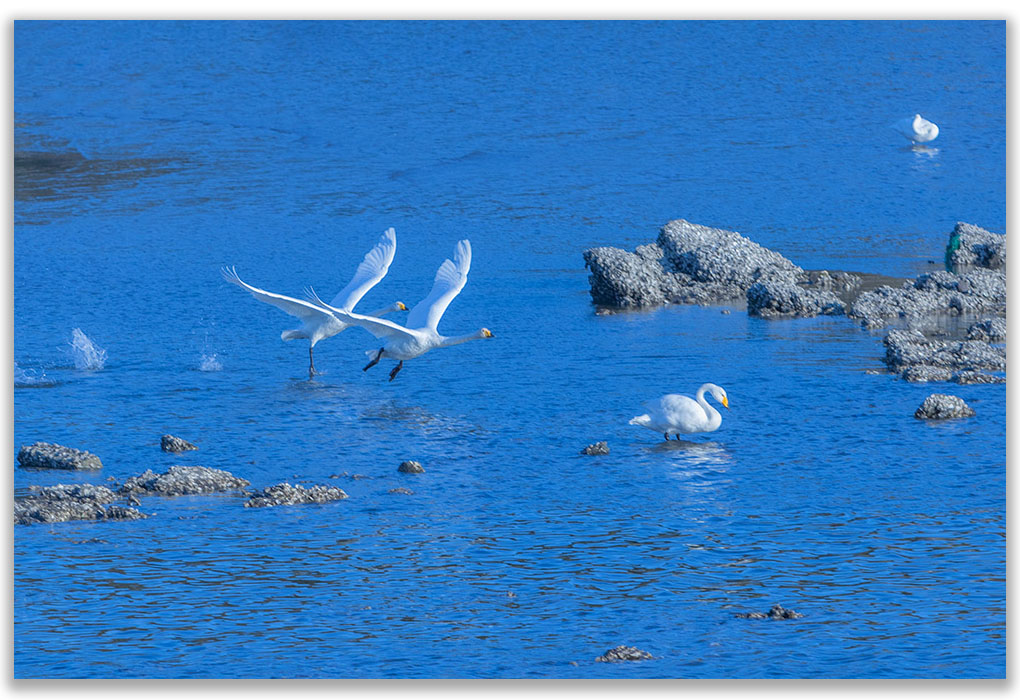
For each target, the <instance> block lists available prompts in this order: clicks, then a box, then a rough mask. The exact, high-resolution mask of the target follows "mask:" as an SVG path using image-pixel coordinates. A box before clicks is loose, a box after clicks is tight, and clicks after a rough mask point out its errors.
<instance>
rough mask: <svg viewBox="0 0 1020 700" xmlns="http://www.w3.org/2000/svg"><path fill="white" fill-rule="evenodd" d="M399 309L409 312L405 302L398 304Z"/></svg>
mask: <svg viewBox="0 0 1020 700" xmlns="http://www.w3.org/2000/svg"><path fill="white" fill-rule="evenodd" d="M397 308H398V309H400V310H401V311H407V307H406V306H404V302H402V301H398V302H397Z"/></svg>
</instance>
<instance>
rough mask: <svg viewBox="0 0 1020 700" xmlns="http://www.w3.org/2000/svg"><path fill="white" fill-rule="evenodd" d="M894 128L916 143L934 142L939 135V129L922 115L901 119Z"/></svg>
mask: <svg viewBox="0 0 1020 700" xmlns="http://www.w3.org/2000/svg"><path fill="white" fill-rule="evenodd" d="M893 128H894V129H896V131H898V132H900V133H901V134H903V135H904V136H906V137H907V138H908V139H910V140H911V141H913V142H914V143H928V142H929V141H934V140H935V137H936V136H938V135H939V127H938V125H937V124H934V123H932V122H930V121H928V120H927V119H925V118H924V117H922V116H921V115H920V114H915V115H914V116H912V117H907V118H906V119H901V120H900V121H898V122H896V123H895V124H893Z"/></svg>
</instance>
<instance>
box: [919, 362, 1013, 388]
mask: <svg viewBox="0 0 1020 700" xmlns="http://www.w3.org/2000/svg"><path fill="white" fill-rule="evenodd" d="M900 376H901V377H902V378H903V379H905V380H906V381H908V382H917V383H920V382H955V383H957V384H1005V383H1006V378H1005V377H1003V376H1001V375H997V374H989V373H988V372H981V371H978V370H969V369H967V370H959V371H953V370H951V369H946V368H945V367H932V366H931V365H914V366H912V367H907V368H906V369H905V370H903V372H902V373H901V374H900Z"/></svg>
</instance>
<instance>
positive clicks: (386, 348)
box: [312, 240, 492, 381]
mask: <svg viewBox="0 0 1020 700" xmlns="http://www.w3.org/2000/svg"><path fill="white" fill-rule="evenodd" d="M470 269H471V243H470V241H467V240H463V241H460V242H459V243H457V249H456V251H455V253H454V256H453V260H452V261H451V260H445V261H443V264H442V265H440V266H439V271H438V272H436V278H435V281H434V282H433V284H432V291H431V292H430V293H429V295H428V296H427V297H425V298H424V299H422V300H421V301H420V302H418V303H417V304H416V305H415V306H414V308H412V309H411V311H410V312H409V313H408V314H407V322H406V324H405V325H403V326H401V325H400V324H399V323H394V322H393V321H388V320H386V319H384V318H373V317H372V316H366V315H362V314H356V313H353V312H352V311H350V310H347V309H342V308H336V307H335V306H334V305H333V304H326V303H325V302H324V301H322V300H321V299H319V298H318V296H316V295H315V292H314V291H313V292H312V298H313V299H314V300H315V301H316V302H317V303H318V304H320V305H321V306H322V308H323V309H327V310H328V311H329V312H330V313H332V314H334V315H335V316H336V317H337V318H338V319H339V320H340V321H342V322H344V323H347V324H352V325H356V326H361V327H362V328H364V329H365V330H366V331H368V332H369V333H371V334H372V335H374V336H375V337H376V338H380V339H381V340H383V341H384V342H383V346H382V348H381V349H379V350H368V351H366V354H367V355H368V356H369V357H371V358H373V359H372V361H371V362H370V363H369V364H368V366H367V367H365V369H366V370H367V369H368V368H369V367H372V366H373V365H375V364H376V363H377V362H378V361H379V360H381V359H382V358H384V357H387V358H392V359H395V360H399V361H400V362H399V364H398V365H397V366H396V367H395V368H394V369H393V371H392V372H391V373H390V380H391V381H392V379H393V378H394V377H396V375H397V372H399V371H400V369H401V367H402V366H403V364H404V360H412V359H414V358H416V357H420V356H422V355H424V354H425V353H427V352H428V351H429V350H432V349H434V348H446V347H450V346H451V345H459V344H460V343H465V342H467V341H469V340H476V339H480V338H491V337H492V333H491V332H490V331H489V330H488V329H487V328H483V329H481V330H480V331H478V332H476V333H471V334H469V335H461V336H453V337H448V336H444V335H440V333H439V330H438V326H439V321H440V319H442V317H443V314H444V313H445V312H446V308H447V307H448V306H449V305H450V302H451V301H453V298H454V297H455V296H457V295H458V294H459V293H460V290H462V289H463V288H464V284H465V283H466V282H467V274H468V270H470Z"/></svg>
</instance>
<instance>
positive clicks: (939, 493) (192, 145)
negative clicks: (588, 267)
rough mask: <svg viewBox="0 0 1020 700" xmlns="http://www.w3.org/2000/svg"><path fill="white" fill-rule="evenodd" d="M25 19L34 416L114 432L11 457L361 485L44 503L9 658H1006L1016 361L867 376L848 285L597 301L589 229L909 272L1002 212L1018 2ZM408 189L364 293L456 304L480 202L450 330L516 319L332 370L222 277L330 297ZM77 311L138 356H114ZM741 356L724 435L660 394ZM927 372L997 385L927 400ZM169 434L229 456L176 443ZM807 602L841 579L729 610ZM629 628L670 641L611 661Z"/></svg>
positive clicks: (163, 672)
mask: <svg viewBox="0 0 1020 700" xmlns="http://www.w3.org/2000/svg"><path fill="white" fill-rule="evenodd" d="M14 41H15V72H14V90H15V92H14V94H15V146H16V160H15V174H16V178H15V227H14V230H15V238H14V262H15V267H14V286H15V309H14V358H15V361H16V362H17V364H18V366H17V367H16V368H15V391H14V420H15V423H14V441H15V447H17V446H18V445H20V444H27V443H30V442H33V441H35V440H46V441H53V442H58V443H62V444H66V445H69V446H73V447H78V448H83V449H88V450H91V451H93V452H95V453H96V454H98V455H100V456H101V457H102V459H103V462H104V465H105V467H104V469H103V470H102V471H101V472H100V473H98V474H73V473H72V474H51V473H46V472H38V471H26V470H22V469H18V468H15V473H14V484H15V488H16V491H17V492H19V493H20V492H24V491H25V490H26V489H27V487H28V486H29V485H33V484H42V485H47V484H54V483H69V482H75V481H86V482H93V483H105V480H106V478H107V477H110V476H114V477H117V478H119V479H124V478H126V477H128V476H131V475H134V474H137V473H140V472H141V471H143V470H144V469H146V468H153V469H156V470H163V469H165V468H166V467H167V466H170V465H172V464H178V463H180V464H202V465H206V466H211V467H218V468H223V469H228V470H229V471H231V472H233V473H234V474H236V475H238V476H243V477H244V478H247V479H249V480H250V481H251V482H252V484H253V486H254V487H259V488H260V487H263V486H268V485H271V484H275V483H278V482H280V481H285V480H286V481H290V482H292V483H294V482H297V483H306V484H315V483H326V484H335V485H339V486H341V487H342V488H343V489H344V490H345V491H346V492H347V493H348V494H349V495H350V498H349V499H347V500H345V501H342V502H339V503H335V504H330V505H324V506H303V507H293V508H275V509H245V508H242V507H241V506H242V503H243V500H242V499H241V498H240V497H238V496H234V495H223V496H209V497H187V498H177V499H145V500H144V502H143V506H142V510H143V511H145V512H148V513H155V517H152V518H150V519H147V520H143V521H137V522H123V523H63V524H57V525H52V526H47V525H40V526H31V527H23V526H19V527H17V528H16V529H15V538H14V550H15V557H14V673H15V676H16V677H39V676H43V677H72V676H89V677H96V676H104V677H105V676H112V677H136V676H161V677H162V676H167V677H196V676H208V677H244V676H256V677H263V676H283V677H338V676H342V677H419V676H441V677H492V676H502V677H593V676H598V677H801V676H804V677H838V676H855V677H856V676H864V677H918V676H920V677H1003V676H1004V675H1005V476H1006V475H1005V454H1006V443H1005V420H1004V417H1005V407H1006V389H1005V386H1004V385H998V386H963V387H960V386H956V385H948V386H947V385H930V386H924V385H910V384H907V383H904V382H901V381H898V380H896V379H894V378H892V377H890V376H888V375H884V374H868V373H867V370H869V369H881V368H882V366H883V365H882V363H881V357H882V355H883V352H884V349H883V347H882V345H881V337H882V334H881V333H874V334H869V333H866V332H864V331H861V330H859V329H858V328H857V327H856V326H855V325H854V324H852V323H850V322H849V321H847V320H846V319H840V318H822V319H803V320H794V321H772V322H770V321H764V320H760V319H751V318H748V317H747V316H746V314H745V313H744V312H743V311H740V310H738V309H734V310H733V312H732V313H730V314H724V313H721V308H719V307H710V308H701V307H677V308H667V309H660V310H654V311H647V312H639V313H629V314H619V315H610V316H597V315H595V313H594V308H593V307H592V305H591V303H590V297H589V295H588V285H587V277H586V271H585V270H584V269H583V261H582V259H581V251H582V250H583V249H584V248H586V247H589V246H592V245H618V246H623V247H628V248H630V247H633V246H634V245H637V244H640V243H644V242H647V241H649V240H652V239H654V237H655V235H656V234H657V231H658V227H659V226H661V225H662V224H664V223H665V222H666V221H667V220H669V219H671V218H678V217H682V218H686V219H688V220H691V221H694V222H697V223H703V224H707V225H713V226H720V227H723V228H728V229H733V230H738V231H741V232H742V233H744V234H746V235H749V236H750V237H751V238H753V239H754V240H756V241H758V242H759V243H761V244H763V245H766V246H768V247H771V248H774V249H776V250H778V251H780V252H782V253H784V254H785V255H787V256H788V257H790V258H792V259H793V260H794V261H795V262H797V263H798V264H800V265H802V266H803V267H806V268H815V269H817V268H829V269H851V270H861V271H867V272H873V273H878V274H882V275H888V276H892V277H911V276H914V275H916V274H917V273H918V272H920V271H923V270H926V269H930V268H932V267H933V266H935V265H938V264H940V261H941V257H942V252H941V251H942V248H943V246H944V245H945V240H946V236H947V234H948V232H949V231H950V230H951V229H952V226H953V224H954V223H955V221H957V220H965V221H969V222H972V223H975V224H977V225H980V226H984V227H986V228H988V229H991V230H994V231H1005V212H1006V209H1005V25H1004V24H1003V23H958V22H934V23H887V22H881V23H879V22H868V23H861V24H856V23H796V24H788V23H746V24H743V23H679V24H676V23H674V24H670V23H665V24H660V23H632V24H619V23H576V24H559V23H555V24H543V23H538V24H535V23H506V24H504V23H451V24H443V23H440V24H420V23H399V24H379V23H353V24H349V23H320V24H315V23H300V22H288V23H228V24H220V23H198V24H195V23H141V24H131V23H78V24H75V23H49V22H46V23H25V22H18V23H16V25H15V33H14ZM915 111H920V112H921V113H922V114H923V115H924V116H926V117H928V118H930V119H931V120H933V121H935V122H936V123H937V124H939V126H940V128H941V134H940V136H939V138H938V140H937V141H935V142H934V143H933V144H932V146H931V147H929V148H927V149H911V147H910V146H909V144H907V143H906V142H905V141H904V140H902V137H900V136H899V135H897V134H896V133H895V132H893V131H892V130H891V129H889V124H891V123H892V122H894V121H895V120H896V119H898V118H901V117H903V116H904V115H906V114H910V113H913V112H915ZM19 157H20V159H19ZM389 226H394V227H395V228H396V230H397V236H398V250H397V255H396V259H395V261H394V263H393V265H392V267H391V269H390V273H389V275H388V276H387V278H386V279H385V280H384V281H383V282H382V283H381V284H380V285H378V286H377V287H376V288H375V289H374V290H372V291H371V292H370V293H369V295H368V296H367V297H366V298H365V301H364V302H363V304H362V307H360V308H364V309H369V308H375V307H378V306H383V305H385V304H388V303H390V302H392V301H394V300H396V299H401V300H403V301H405V302H407V303H408V304H413V303H414V302H416V301H417V300H419V299H421V298H422V297H424V296H425V295H426V294H427V293H428V290H429V288H430V285H431V279H432V275H433V274H434V272H435V269H436V268H437V267H438V265H439V263H440V262H441V261H442V260H443V258H445V257H447V256H449V255H451V254H452V251H453V246H454V243H455V242H456V241H457V240H458V239H460V238H465V237H466V238H470V239H471V242H472V245H473V249H474V261H473V266H472V271H471V274H470V277H469V280H468V284H467V286H466V287H465V289H464V291H463V292H462V293H461V294H460V295H459V296H458V297H457V299H456V300H455V301H454V303H453V304H451V306H450V308H449V310H448V312H447V314H446V316H445V317H444V320H443V323H442V330H444V331H445V332H447V333H450V334H460V333H468V332H472V331H474V330H476V329H477V328H479V327H481V326H486V327H488V328H490V329H492V330H493V332H494V333H495V334H496V338H495V339H492V340H487V341H484V342H483V341H479V342H476V343H470V344H466V345H462V346H459V347H456V348H452V349H448V350H441V351H436V352H433V353H431V354H429V355H427V356H425V357H422V358H419V359H416V360H413V361H411V362H408V363H406V365H405V368H404V370H403V372H402V373H401V374H400V376H399V378H398V379H397V380H396V381H394V382H392V383H390V382H388V381H386V379H387V377H386V372H387V371H388V369H389V365H388V363H386V362H384V363H381V364H380V366H378V367H376V368H374V369H373V370H371V371H369V372H366V373H362V372H361V371H360V368H361V366H362V365H363V364H364V363H365V359H364V355H363V351H365V350H367V349H371V348H373V347H377V346H376V344H375V342H376V341H375V340H374V339H373V338H371V337H370V336H369V335H368V334H366V333H363V332H361V331H359V330H357V329H352V330H350V331H348V332H345V333H343V334H341V335H339V336H337V337H335V338H332V339H328V340H326V341H323V342H322V343H320V344H319V345H318V346H317V347H316V351H317V352H316V366H317V368H318V369H320V370H321V371H322V372H323V374H322V375H321V376H319V377H317V378H316V380H315V381H312V382H309V381H308V380H307V350H306V347H307V346H306V345H305V344H303V342H304V341H296V342H291V343H284V342H281V340H280V338H279V334H280V332H281V331H283V330H285V329H288V328H293V327H295V325H296V324H293V323H291V321H292V319H290V318H289V317H287V316H285V315H284V314H282V313H280V312H279V311H277V310H276V309H273V308H270V307H268V306H265V305H262V304H259V303H257V302H256V301H254V300H253V299H251V298H250V297H249V296H248V295H246V294H244V293H243V292H242V291H241V290H238V289H236V288H234V287H232V286H230V285H227V284H225V283H224V282H223V280H222V279H221V278H220V276H219V272H218V270H219V267H220V266H221V265H224V264H231V265H236V266H237V269H238V272H239V273H240V274H241V276H242V278H244V279H245V280H246V281H248V282H250V283H252V284H255V285H257V286H260V287H263V288H265V289H269V290H273V291H278V292H281V293H289V294H293V295H299V294H300V291H301V289H302V288H303V287H304V286H305V285H308V284H311V285H313V286H314V287H315V288H316V289H317V290H318V291H320V293H323V292H324V293H326V294H329V295H332V294H333V293H335V291H336V290H338V289H340V288H341V287H342V286H343V285H344V284H345V283H346V281H347V279H348V278H349V276H350V275H351V274H352V272H353V270H354V267H355V266H356V264H357V262H358V260H360V258H361V256H362V255H363V254H364V253H365V252H366V251H367V250H368V248H369V247H371V245H372V244H373V243H374V242H375V240H376V239H377V237H378V235H379V234H380V233H381V232H382V231H383V230H384V229H385V228H387V227H389ZM931 261H934V262H931ZM327 298H328V297H327ZM401 317H402V315H401V314H398V315H397V316H395V318H397V319H398V320H399V318H401ZM75 328H80V329H81V330H82V331H83V332H84V333H85V334H86V335H87V336H88V338H90V339H91V340H92V342H93V343H94V344H95V345H96V346H98V347H99V348H102V349H105V350H106V352H107V357H106V362H105V366H103V368H102V369H101V370H98V371H83V370H77V369H75V362H74V358H73V357H71V356H69V354H68V344H69V343H70V341H71V334H72V329H75ZM210 370H212V371H210ZM19 371H21V372H22V374H24V375H26V376H30V377H40V376H42V375H43V374H45V377H46V380H47V382H46V383H45V384H40V385H34V384H32V383H30V382H24V381H22V382H21V383H20V384H19V383H18V376H19V375H18V372H19ZM705 381H713V382H716V383H718V384H720V385H722V386H723V387H725V388H726V389H727V392H728V394H729V398H730V405H731V408H732V410H731V411H729V412H726V414H725V416H724V420H723V425H722V427H721V429H720V430H719V431H718V432H716V433H713V434H711V435H710V436H702V437H695V438H693V439H692V440H690V441H685V442H679V443H676V442H674V443H671V444H666V443H664V442H663V441H662V439H661V436H659V435H656V434H654V433H652V432H650V431H647V430H643V429H640V428H637V427H635V426H630V425H628V424H627V420H628V419H629V418H631V417H632V416H634V415H636V414H638V413H641V412H642V403H643V402H644V401H645V400H647V399H650V398H653V397H655V396H658V395H660V394H662V393H667V392H681V393H691V392H693V391H694V390H695V389H696V388H697V387H698V385H700V384H701V383H702V382H705ZM29 388H31V389H32V390H28V389H29ZM933 391H947V392H948V393H953V394H957V395H959V396H961V397H963V398H964V399H965V400H966V401H967V402H968V403H969V404H970V405H971V406H973V407H974V408H975V410H976V411H977V415H976V417H974V418H971V419H968V420H963V421H949V422H944V423H925V422H921V421H918V420H916V419H914V418H913V411H914V409H915V408H916V407H917V406H918V405H920V403H921V401H922V400H923V399H924V397H925V396H927V395H928V394H929V393H932V392H933ZM163 433H173V434H176V435H180V436H181V437H184V438H185V439H187V440H189V441H192V442H194V443H196V444H197V445H199V447H200V448H201V449H200V450H199V451H197V452H190V453H185V454H183V455H180V456H171V455H166V454H163V453H162V452H160V450H159V437H160V435H161V434H163ZM601 439H605V440H608V441H609V445H610V448H611V450H612V452H611V454H610V455H608V456H604V457H586V456H582V455H580V454H578V452H579V450H580V449H581V448H583V447H584V446H585V445H587V444H589V443H591V442H594V441H595V440H601ZM405 459H416V460H419V461H421V462H422V463H423V464H424V465H425V468H426V473H425V474H422V475H405V474H399V473H397V471H396V469H397V465H399V463H400V462H401V461H403V460H405ZM400 486H403V487H407V488H410V489H412V490H413V491H414V493H413V494H411V495H405V494H392V493H389V490H390V489H392V488H396V487H400ZM776 602H779V603H782V604H783V605H784V606H786V607H788V608H793V609H795V610H797V611H800V612H802V613H804V615H805V617H804V618H802V619H799V620H791V621H782V622H771V621H754V620H740V619H736V618H735V617H734V614H735V613H736V612H744V611H756V610H760V611H764V610H767V609H768V608H769V606H770V605H771V604H773V603H776ZM617 644H629V645H634V646H637V647H640V648H641V649H644V650H647V651H649V652H651V653H652V654H654V655H655V656H656V657H657V658H656V659H655V660H653V661H648V662H641V663H625V664H601V663H595V662H594V661H593V659H594V658H595V657H596V656H597V655H599V654H601V653H603V652H604V651H605V650H607V649H609V648H610V647H613V646H616V645H617ZM572 662H573V663H572ZM574 663H576V665H574Z"/></svg>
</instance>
